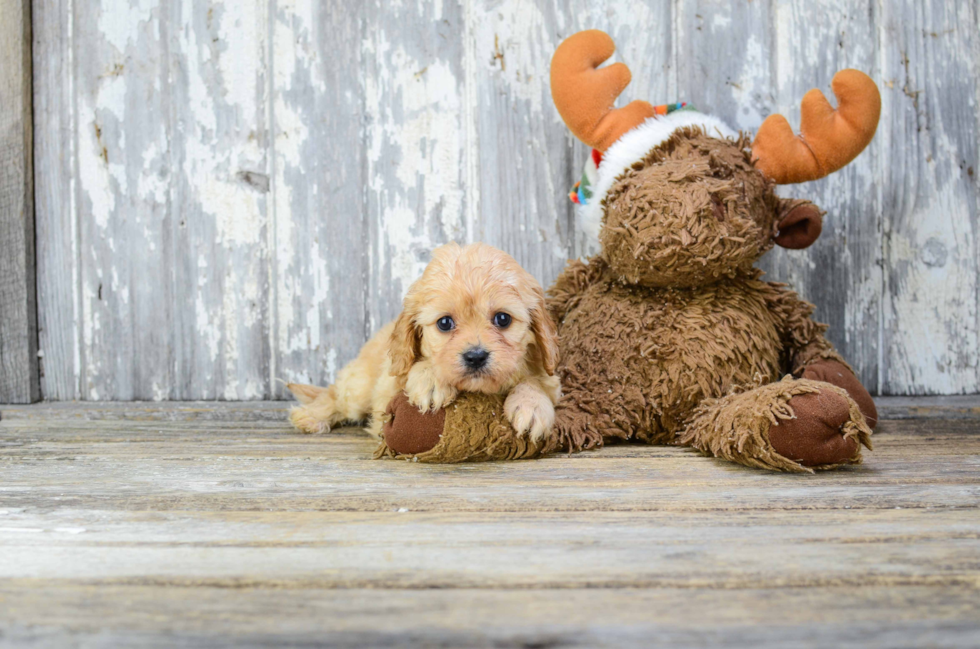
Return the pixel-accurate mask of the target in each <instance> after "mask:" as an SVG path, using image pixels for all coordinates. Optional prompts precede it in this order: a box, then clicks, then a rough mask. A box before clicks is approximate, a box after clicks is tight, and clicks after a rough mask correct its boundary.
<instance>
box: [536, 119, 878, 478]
mask: <svg viewBox="0 0 980 649" xmlns="http://www.w3.org/2000/svg"><path fill="white" fill-rule="evenodd" d="M773 189H774V186H773V184H772V183H771V182H770V181H768V180H767V179H766V178H765V177H764V176H763V175H762V174H761V173H760V172H759V171H758V170H757V169H755V168H754V167H753V164H752V157H751V152H750V151H749V150H748V140H747V139H745V138H744V137H743V138H740V139H738V140H737V141H729V140H724V139H720V138H715V137H709V136H707V135H705V134H704V133H702V132H701V131H700V130H699V129H697V128H688V129H681V130H679V131H678V132H676V133H675V134H674V135H673V136H672V137H671V138H670V139H669V140H668V141H666V142H664V143H663V144H661V145H660V146H658V147H656V148H655V149H654V150H652V151H651V152H650V153H649V154H648V155H647V157H646V158H645V159H644V160H643V161H641V162H640V163H638V164H636V165H634V166H633V168H631V169H628V170H626V171H625V172H624V173H623V174H622V175H621V176H620V177H619V178H618V179H617V181H616V183H615V184H614V185H613V187H612V189H611V190H610V191H609V193H608V194H607V195H606V198H605V200H604V202H603V204H602V206H603V209H604V216H603V229H602V231H601V232H600V242H601V244H602V253H601V254H600V255H599V256H597V257H594V258H592V259H591V260H589V262H588V263H587V264H585V263H582V262H570V263H569V265H568V267H567V268H566V269H565V271H564V272H563V274H562V275H561V276H560V277H559V278H558V280H557V281H556V282H555V284H554V286H553V287H552V288H551V290H550V291H549V295H550V302H549V308H550V309H551V311H552V315H553V317H554V318H555V320H556V322H558V327H559V335H560V338H561V352H562V360H561V364H560V366H559V374H560V376H561V379H562V387H563V391H564V396H563V398H562V400H561V402H560V403H559V405H558V408H557V415H556V417H557V419H556V428H557V429H558V434H559V435H560V436H561V437H562V438H563V439H567V440H571V441H572V442H573V443H574V444H576V445H577V447H578V448H589V447H594V446H597V445H601V443H602V440H603V439H604V438H620V439H637V440H641V441H644V442H648V443H657V444H666V443H681V444H689V445H693V446H695V447H696V448H698V449H700V450H702V451H704V452H706V453H710V454H713V455H716V456H718V457H725V458H728V459H731V460H733V461H736V462H741V463H743V464H746V465H749V466H756V467H767V468H770V469H778V470H790V471H800V470H807V469H806V467H807V466H809V465H813V466H817V467H820V466H825V465H828V464H833V465H837V464H842V463H852V462H859V461H860V450H859V448H858V447H857V445H856V444H853V445H848V444H838V445H837V446H838V447H839V448H842V449H845V450H847V449H850V452H849V453H847V455H846V457H835V458H834V459H833V461H832V462H829V463H828V462H811V461H810V459H812V458H807V457H800V458H787V457H784V456H782V455H780V454H779V453H778V452H777V451H776V450H775V449H774V448H773V446H772V444H770V442H769V430H770V427H771V426H774V425H777V422H778V421H779V420H780V419H786V418H787V417H792V416H793V412H794V409H795V404H796V401H795V399H798V398H800V396H802V395H805V394H810V393H814V392H817V393H820V392H823V391H829V392H831V393H833V394H834V395H836V396H837V397H839V396H840V395H844V397H843V398H845V399H847V402H848V408H847V409H846V410H847V413H848V414H849V416H848V421H847V422H846V423H841V425H840V426H838V427H837V428H836V429H833V430H832V431H831V432H832V433H833V434H835V435H838V436H840V437H842V438H844V439H845V440H846V439H850V438H854V439H857V440H858V441H860V442H861V443H863V444H865V445H866V446H869V448H870V445H869V437H868V436H869V435H870V432H871V431H870V429H869V428H868V425H867V423H866V422H865V419H864V417H862V416H861V414H860V410H858V406H857V405H856V404H855V403H854V402H853V401H852V400H850V398H849V397H847V396H846V395H847V393H846V392H843V391H841V390H838V389H837V388H835V387H833V386H832V385H830V384H828V383H824V382H816V381H802V380H800V381H789V382H787V383H783V382H780V379H781V377H783V376H784V375H786V374H793V375H795V376H797V377H799V376H801V375H802V374H803V373H804V372H805V370H806V368H807V366H808V365H810V364H813V363H816V362H818V361H827V360H832V361H836V362H837V363H839V364H840V365H839V366H835V367H841V368H843V371H844V372H847V373H849V374H850V370H849V368H847V365H846V363H844V361H843V359H842V358H840V356H839V355H838V354H837V353H836V352H835V351H834V349H833V347H832V346H831V345H830V343H829V342H827V340H826V339H825V338H824V336H823V332H824V331H825V329H826V326H825V325H821V324H817V323H815V322H814V321H813V320H811V319H810V314H811V313H812V311H813V307H812V305H810V304H808V303H806V302H803V301H802V300H800V299H799V298H798V297H797V296H796V294H795V293H793V292H791V291H789V290H787V289H786V287H785V286H784V285H782V284H776V283H770V282H764V281H762V280H761V279H760V276H761V275H762V272H761V271H759V270H756V269H755V268H753V263H754V262H755V261H756V260H757V259H758V258H759V257H760V256H761V255H762V254H764V253H765V252H766V251H768V250H769V249H770V248H771V247H772V245H773V242H774V240H776V241H780V243H783V242H784V241H790V240H795V241H796V242H797V243H802V245H808V243H812V241H813V239H815V237H816V235H817V234H818V233H819V215H820V213H819V210H817V209H816V208H815V206H813V205H812V204H810V203H808V202H806V201H791V200H786V199H781V198H779V197H777V196H776V195H775V193H774V192H773ZM790 216H792V217H793V218H789V217H790ZM801 217H805V218H801ZM814 222H816V224H817V225H816V226H814V225H813V224H814ZM781 224H782V226H783V227H784V228H785V229H786V230H787V231H786V232H784V233H781V232H780V226H781ZM790 225H792V228H791V227H790ZM814 227H815V228H816V229H814ZM780 237H782V238H780ZM794 237H795V239H793V238H794ZM795 247H800V246H795ZM851 377H852V378H853V375H851ZM854 385H856V386H857V388H855V387H854ZM845 387H849V388H850V389H852V390H856V389H859V390H860V391H861V392H863V395H859V396H861V397H862V398H863V397H864V396H866V395H867V392H866V391H864V388H863V387H861V386H860V383H857V381H856V379H854V381H853V382H849V383H848V386H845ZM866 401H867V403H870V404H871V406H870V407H871V408H872V409H873V402H871V400H870V397H868V398H867V400H866ZM852 406H853V407H852ZM865 415H867V416H868V419H869V420H872V419H873V418H874V417H876V415H875V414H874V413H871V412H865ZM817 420H819V417H818V418H817ZM817 420H815V421H817ZM828 425H829V424H828ZM818 428H819V426H813V427H810V428H800V430H802V431H803V432H802V433H799V434H800V435H804V436H806V435H812V437H813V439H812V442H813V447H814V450H813V453H814V457H818V456H819V457H823V456H820V452H821V451H820V450H819V448H818V447H821V445H824V446H825V441H826V440H825V436H824V432H826V430H823V431H818V430H817V429H818ZM826 428H827V426H824V429H826ZM797 432H798V431H797ZM818 438H819V439H818ZM804 441H805V440H804ZM852 446H853V448H852Z"/></svg>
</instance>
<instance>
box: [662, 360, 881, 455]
mask: <svg viewBox="0 0 980 649" xmlns="http://www.w3.org/2000/svg"><path fill="white" fill-rule="evenodd" d="M679 441H680V442H681V443H683V444H689V445H691V446H693V447H694V448H696V449H698V450H700V451H701V452H703V453H706V454H709V455H714V456H715V457H723V458H726V459H729V460H732V461H733V462H738V463H739V464H744V465H746V466H752V467H757V468H764V469H773V470H778V471H797V472H810V471H812V470H813V469H827V468H831V467H834V466H839V465H842V464H857V463H860V462H861V445H862V444H863V445H864V446H866V447H867V448H868V449H870V448H871V429H870V428H869V427H868V424H867V423H866V421H865V417H864V415H863V414H862V413H861V409H860V407H859V406H858V404H857V403H856V402H855V401H854V400H853V399H852V398H851V397H850V396H848V393H847V392H846V391H845V390H843V389H842V388H838V387H836V386H834V385H831V384H829V383H825V382H823V381H811V380H809V379H796V380H794V379H792V378H789V377H787V378H786V379H783V380H782V381H778V382H776V383H770V384H768V385H763V386H760V387H757V388H753V389H751V390H747V391H745V392H740V393H735V394H730V395H728V396H726V397H723V398H721V399H709V400H706V401H705V402H704V403H702V404H701V405H700V406H699V407H698V409H697V410H696V412H695V413H694V416H693V417H692V419H691V421H690V423H689V424H688V426H687V427H686V428H685V429H684V431H682V432H681V434H680V438H679Z"/></svg>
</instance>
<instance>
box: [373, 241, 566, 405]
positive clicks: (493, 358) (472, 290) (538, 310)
mask: <svg viewBox="0 0 980 649" xmlns="http://www.w3.org/2000/svg"><path fill="white" fill-rule="evenodd" d="M404 307H405V308H404V310H403V312H402V314H401V316H399V319H398V322H397V323H396V325H395V331H394V333H393V335H392V344H391V348H390V350H389V354H390V355H391V358H392V373H394V374H396V375H399V374H407V373H408V370H409V369H411V365H412V364H413V363H415V362H417V361H419V360H421V359H423V358H424V359H428V360H430V361H431V362H432V366H433V369H434V371H435V373H436V376H437V378H438V379H439V380H440V381H441V382H443V383H444V384H446V385H451V386H453V387H455V388H456V389H457V390H462V391H470V392H487V393H494V392H501V391H503V390H507V389H509V388H510V387H512V386H513V385H514V384H516V383H517V382H518V381H520V380H521V379H522V378H523V377H525V376H527V375H528V374H534V373H547V374H554V371H555V364H556V362H557V341H556V336H555V327H554V323H553V322H552V321H551V318H550V317H549V316H548V314H547V311H546V309H545V305H544V293H543V291H542V290H541V286H540V285H539V284H538V283H537V281H535V279H534V278H533V277H531V275H530V274H529V273H527V271H525V270H524V269H523V268H521V267H520V265H518V263H517V262H516V261H514V259H513V258H511V257H510V256H509V255H507V254H505V253H503V252H501V251H499V250H497V249H496V248H492V247H490V246H487V245H485V244H472V245H469V246H465V247H460V246H459V245H457V244H454V243H453V244H447V245H445V246H442V247H440V248H438V249H436V250H435V251H434V252H433V256H432V261H431V262H430V263H429V265H428V267H426V269H425V272H424V273H423V274H422V277H421V278H420V279H419V280H418V281H416V282H415V283H414V284H413V285H412V286H411V288H410V289H409V292H408V295H407V296H406V298H405V305H404Z"/></svg>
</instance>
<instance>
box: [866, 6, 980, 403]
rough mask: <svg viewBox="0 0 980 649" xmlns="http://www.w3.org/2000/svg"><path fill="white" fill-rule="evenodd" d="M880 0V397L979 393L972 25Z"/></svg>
mask: <svg viewBox="0 0 980 649" xmlns="http://www.w3.org/2000/svg"><path fill="white" fill-rule="evenodd" d="M977 14H978V8H977V5H976V4H975V3H972V2H943V1H936V2H923V1H915V2H912V1H908V2H888V3H883V4H882V15H881V23H880V35H881V36H880V38H881V48H882V49H881V57H882V58H881V68H882V73H881V74H882V82H883V83H882V86H883V87H882V91H883V92H882V99H883V105H882V125H881V126H880V127H879V129H878V132H879V134H880V135H879V140H878V146H879V149H880V150H881V151H882V160H883V161H884V160H887V162H888V164H883V165H882V168H881V176H880V177H881V192H882V207H883V210H884V215H885V216H886V217H887V218H884V219H883V221H882V228H883V230H882V245H883V252H884V261H885V269H886V271H885V283H884V289H883V293H882V306H883V316H884V321H883V327H882V330H883V335H882V342H881V344H882V349H881V355H882V359H883V367H882V389H883V390H884V391H886V392H917V393H923V392H925V393H930V392H931V393H956V392H967V393H975V392H978V391H980V373H978V372H980V323H978V320H977V307H978V295H980V292H978V291H980V243H978V231H977V230H978V227H980V217H978V212H980V204H978V192H977V187H978V171H980V166H978V160H977V149H978V139H980V138H978V134H980V128H978V119H980V113H978V108H980V101H978V100H980V29H978V24H980V16H978V15H977Z"/></svg>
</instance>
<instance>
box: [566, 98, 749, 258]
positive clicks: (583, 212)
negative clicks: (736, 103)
mask: <svg viewBox="0 0 980 649" xmlns="http://www.w3.org/2000/svg"><path fill="white" fill-rule="evenodd" d="M685 126H700V127H701V128H702V129H703V130H704V132H705V134H707V135H710V136H712V137H723V138H736V137H738V132H736V131H734V130H732V128H731V127H729V126H728V125H727V124H725V123H724V122H723V121H721V120H720V119H718V118H717V117H712V116H711V115H705V114H704V113H699V112H698V111H696V110H678V111H674V112H672V113H668V114H667V115H660V116H656V117H649V118H647V119H646V121H644V122H643V123H642V124H640V125H639V126H637V127H636V128H634V129H633V130H631V131H628V132H627V133H625V134H624V135H623V136H622V137H621V138H619V139H618V140H616V143H615V144H613V145H612V146H611V147H609V148H608V149H607V150H606V152H605V153H604V154H603V155H602V162H601V163H600V164H599V169H598V173H599V177H598V180H597V181H596V184H595V188H594V190H593V192H592V197H591V198H590V199H589V202H588V203H587V204H586V205H582V206H580V207H579V208H578V218H579V229H580V231H581V232H582V233H584V234H585V237H586V239H587V241H586V244H587V246H586V249H593V250H596V251H597V250H598V249H599V228H600V227H601V226H602V201H603V199H604V198H605V197H606V194H607V193H608V192H609V189H610V188H611V187H612V185H613V183H614V182H615V181H616V179H617V178H618V177H619V176H621V175H622V173H623V172H624V171H626V170H627V169H629V168H630V167H631V166H633V164H635V163H637V162H639V161H640V160H642V159H643V158H645V157H646V155H647V154H648V153H649V152H650V150H651V149H653V148H654V147H657V146H660V145H661V144H663V143H664V142H666V141H667V139H668V138H669V137H670V136H671V134H672V133H673V132H674V131H676V130H677V129H679V128H684V127H685Z"/></svg>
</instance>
